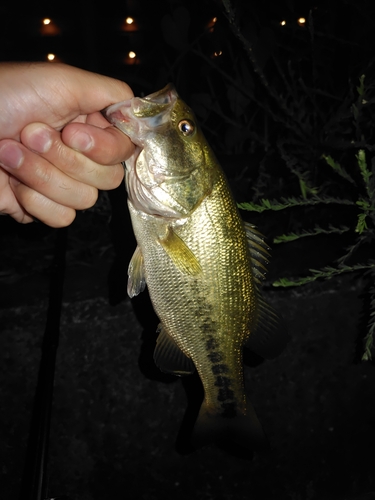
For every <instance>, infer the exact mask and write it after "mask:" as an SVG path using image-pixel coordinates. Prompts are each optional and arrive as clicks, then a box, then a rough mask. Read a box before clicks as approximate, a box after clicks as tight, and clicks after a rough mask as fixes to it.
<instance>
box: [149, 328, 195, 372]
mask: <svg viewBox="0 0 375 500" xmlns="http://www.w3.org/2000/svg"><path fill="white" fill-rule="evenodd" d="M157 332H158V333H159V336H158V338H157V340H156V347H155V351H154V362H155V364H156V366H157V367H158V368H159V369H160V370H161V371H162V372H164V373H170V374H171V375H176V376H178V377H183V376H185V375H191V374H192V373H194V372H195V365H194V363H193V361H192V360H191V359H190V358H189V357H188V356H186V355H185V354H184V353H183V352H182V351H181V349H180V348H179V347H178V345H177V344H176V342H175V341H174V340H173V339H172V337H171V336H170V335H168V333H167V332H166V331H165V329H164V327H163V325H162V324H161V323H160V324H159V326H158V329H157Z"/></svg>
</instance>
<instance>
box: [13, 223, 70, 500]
mask: <svg viewBox="0 0 375 500" xmlns="http://www.w3.org/2000/svg"><path fill="white" fill-rule="evenodd" d="M56 233H57V234H56V241H55V249H54V258H53V262H52V266H51V274H50V285H49V299H48V309H47V320H46V326H45V331H44V336H43V344H42V354H41V360H40V365H39V374H38V381H37V387H36V391H35V398H34V407H33V412H32V418H31V425H30V434H29V440H28V445H27V451H26V459H25V469H24V474H23V479H22V484H21V495H20V500H69V499H68V497H66V496H59V497H54V498H48V496H47V479H48V476H47V464H48V445H49V435H50V426H51V413H52V400H53V385H54V378H55V368H56V354H57V348H58V345H59V336H60V317H61V306H62V297H63V287H64V278H65V253H66V243H67V234H68V229H67V228H62V229H58V230H57V232H56Z"/></svg>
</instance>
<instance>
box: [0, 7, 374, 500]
mask: <svg viewBox="0 0 375 500" xmlns="http://www.w3.org/2000/svg"><path fill="white" fill-rule="evenodd" d="M233 9H234V13H235V19H234V20H233V21H232V22H230V21H229V20H228V18H227V16H226V15H225V12H224V9H223V4H222V3H221V2H219V1H213V0H212V1H211V0H206V1H205V0H201V1H199V2H196V1H189V2H180V1H172V0H171V1H154V2H148V1H136V0H134V1H122V2H121V3H119V2H114V1H107V2H105V3H102V4H101V5H100V6H98V5H94V4H93V3H91V2H88V1H85V0H78V1H75V2H70V1H68V2H63V3H57V2H34V3H27V4H26V5H23V4H17V3H9V2H3V3H2V4H1V6H0V22H1V30H0V60H2V61H45V60H46V57H47V54H49V53H53V54H55V56H56V57H55V61H60V62H64V63H67V64H72V65H76V66H79V67H82V68H85V69H88V70H91V71H96V72H99V73H103V74H106V75H109V76H113V77H115V78H119V79H122V80H124V81H126V82H127V83H128V84H129V85H130V86H131V87H132V88H133V90H134V93H135V94H136V95H147V94H148V93H150V92H154V91H156V90H158V89H160V88H162V87H163V86H164V85H165V84H166V83H167V82H169V81H171V82H173V83H174V84H175V86H176V88H177V90H178V92H179V93H180V94H181V96H182V97H183V98H184V99H185V100H186V101H187V102H188V103H189V105H191V106H192V107H193V109H194V111H195V112H196V114H197V116H198V119H199V121H200V123H201V125H202V128H203V130H204V132H205V134H206V136H207V138H208V139H209V142H210V143H211V145H212V146H213V148H214V150H215V151H216V153H217V155H218V157H219V159H220V162H221V163H222V165H223V168H224V169H225V172H226V173H227V176H228V178H229V181H230V184H231V187H232V189H233V192H234V195H235V198H236V200H237V201H239V202H247V201H252V202H254V203H259V202H260V200H261V199H262V198H267V199H275V198H277V199H280V198H281V197H293V196H295V197H297V196H301V189H302V188H301V185H303V183H305V184H306V186H307V190H309V189H313V188H314V187H319V193H320V194H321V195H327V196H328V195H330V196H336V197H338V196H340V197H342V198H345V199H347V200H354V202H355V201H356V200H357V199H358V198H360V197H362V196H364V195H365V193H364V187H363V186H362V185H361V184H360V181H361V176H360V174H359V173H358V172H356V170H355V167H356V166H355V162H354V161H353V159H354V157H355V156H354V155H355V154H356V152H357V151H358V148H359V147H361V148H364V149H365V150H366V152H367V155H368V164H369V165H370V168H371V165H372V163H371V162H372V151H373V149H372V147H373V138H374V134H373V132H374V130H373V128H374V127H373V124H374V120H373V116H374V113H373V104H372V103H373V90H374V84H373V82H374V80H373V61H374V54H375V52H374V44H375V37H374V36H373V29H374V25H375V16H374V8H373V5H372V2H370V1H367V2H366V1H363V0H360V1H350V0H348V1H342V2H333V1H328V2H327V1H325V2H323V1H319V2H299V1H295V2H293V1H285V2H283V1H281V2H276V1H274V2H272V1H268V0H267V1H263V2H250V1H245V0H243V1H237V2H233ZM127 16H132V17H133V18H134V20H135V22H134V24H133V26H132V27H131V28H126V27H125V23H124V20H125V19H126V17H127ZM302 16H303V17H304V18H305V19H306V23H299V22H298V19H299V18H300V17H302ZM45 17H48V18H50V19H51V20H52V23H51V24H50V25H49V27H45V26H43V23H42V20H43V19H44V18H45ZM214 17H216V18H217V20H216V22H215V23H213V18H214ZM282 21H285V25H282V24H281V22H282ZM238 30H240V31H238ZM239 33H240V34H241V36H243V39H240V38H239ZM250 49H251V50H250ZM129 51H134V52H135V53H136V58H135V59H130V58H129V57H128V54H129ZM51 64H54V62H51ZM363 74H365V75H366V79H365V83H366V100H367V102H368V106H364V105H363V100H362V99H359V97H358V91H357V87H358V85H359V83H358V82H359V78H360V77H361V75H363ZM353 105H355V106H357V108H356V109H358V110H359V112H358V113H357V115H355V113H354V110H353ZM361 106H362V107H361ZM322 154H331V155H332V156H333V157H334V158H335V159H336V160H337V161H340V162H341V164H342V165H343V166H345V168H346V169H347V171H348V172H349V173H350V174H351V175H353V177H354V179H355V181H356V185H355V186H354V187H353V186H352V185H350V186H348V185H347V184H345V183H344V182H342V180H341V179H340V178H336V177H334V175H333V173H332V172H330V171H329V170H328V169H327V168H326V167H325V164H324V162H323V161H322ZM372 168H373V167H372ZM307 196H311V192H309V191H308V194H307ZM242 215H243V216H244V218H246V219H247V220H249V221H251V222H253V223H256V224H257V226H258V227H259V229H260V230H261V232H263V233H264V234H266V235H267V237H268V240H269V241H270V243H271V245H272V241H273V238H274V237H276V236H279V235H280V234H283V233H286V232H289V231H295V230H303V229H305V228H307V229H308V228H310V227H312V226H313V224H314V222H315V221H318V223H319V224H320V225H324V224H326V226H325V227H327V225H328V224H329V223H332V224H334V225H336V226H341V225H347V226H348V227H350V229H351V230H350V231H348V232H347V233H346V234H345V235H343V236H333V237H332V235H329V236H327V235H318V236H317V237H314V238H311V239H309V238H305V239H301V240H298V241H296V242H291V243H288V244H285V245H272V246H273V247H274V251H273V259H272V261H271V265H270V272H269V275H268V280H267V282H266V283H265V286H264V293H265V296H266V297H267V299H268V300H269V301H270V302H271V303H272V304H273V305H274V306H275V307H276V308H277V309H278V310H279V311H280V312H281V313H282V314H283V316H284V318H285V320H286V321H287V324H288V328H289V331H290V333H291V336H292V340H291V342H290V344H289V346H288V348H287V350H286V352H285V353H283V354H282V355H281V356H280V357H279V358H278V359H277V360H275V361H272V362H269V361H267V362H265V361H264V360H261V359H258V358H255V357H250V359H249V360H248V364H249V366H248V367H247V368H246V374H245V376H246V383H247V388H248V390H249V393H250V397H251V399H252V401H253V403H254V405H255V407H256V409H257V412H258V415H259V417H260V420H261V421H262V423H263V425H264V427H265V429H266V432H267V434H268V435H269V438H270V442H271V447H272V451H271V453H270V454H269V455H265V456H260V455H255V456H254V457H249V456H243V455H241V454H239V453H235V451H234V450H221V449H218V448H216V447H214V446H212V447H207V448H203V449H201V450H198V451H195V452H192V451H191V450H190V449H189V446H188V435H189V428H190V426H191V425H192V422H193V420H194V412H195V411H196V409H197V405H198V404H199V398H200V397H201V392H200V385H199V381H198V380H197V379H196V378H194V377H193V378H189V379H186V380H184V381H182V382H181V381H176V380H175V379H174V378H171V377H166V376H164V375H162V374H161V373H160V372H159V371H158V370H157V368H156V367H155V366H154V364H153V361H152V351H153V346H154V343H155V330H156V326H157V323H158V322H157V319H156V318H155V316H154V315H153V312H152V308H151V306H150V303H149V301H148V298H147V293H144V294H143V295H142V296H140V297H138V298H136V299H134V300H133V301H132V302H130V301H129V300H128V299H127V298H126V279H127V278H126V269H127V265H128V262H129V259H130V257H131V255H132V253H133V250H134V248H135V242H134V237H133V235H132V230H131V227H130V224H129V219H128V214H127V208H126V197H125V192H124V187H123V186H120V188H119V189H117V190H115V191H113V192H110V193H101V195H100V198H99V200H98V203H97V204H96V205H95V207H93V208H92V209H90V210H86V211H84V212H82V213H79V214H78V215H77V219H76V220H75V221H74V223H73V224H72V226H71V227H70V228H69V230H68V235H67V237H68V240H67V252H66V266H67V268H66V278H65V286H64V298H63V312H62V318H61V341H60V347H59V352H58V359H57V371H56V380H55V396H54V406H53V418H52V429H51V445H50V457H49V476H50V479H49V490H48V491H49V494H50V495H51V496H58V495H63V494H68V495H69V496H70V497H71V498H73V499H77V500H78V499H82V500H99V499H104V498H105V499H106V498H112V497H115V498H121V499H122V498H123V499H127V498H132V499H138V498H139V499H160V498H165V499H169V498H176V497H178V498H181V499H185V498H186V499H188V498H189V499H190V498H192V497H195V498H197V499H211V498H212V499H239V500H242V499H248V498H256V499H260V500H261V499H271V498H275V499H284V498H285V499H290V500H299V499H307V500H312V499H317V500H320V499H329V500H330V499H336V498H337V499H347V500H350V499H352V500H354V499H368V500H370V499H372V498H375V484H374V483H375V480H374V470H375V468H374V465H375V463H374V444H375V424H374V422H375V403H374V401H375V400H374V387H375V385H374V384H375V375H374V367H373V364H371V363H369V362H366V363H365V362H361V361H360V359H361V356H362V354H363V337H364V335H365V333H366V324H367V322H368V318H369V314H370V302H371V293H369V290H370V289H371V285H372V283H373V279H372V277H371V275H370V276H368V275H363V274H360V273H356V272H353V273H348V274H345V275H343V276H340V277H339V278H336V279H335V280H331V281H328V282H319V281H317V282H314V283H313V284H312V285H309V286H306V287H305V288H296V289H286V290H285V289H280V288H274V287H273V286H272V283H273V282H274V281H275V280H276V279H279V278H280V277H282V276H289V277H298V276H304V275H306V274H307V273H308V272H309V271H308V270H309V269H311V268H315V269H317V268H319V267H322V266H326V265H333V264H334V263H335V260H336V259H337V258H339V257H340V256H341V255H343V253H345V248H347V247H348V246H350V245H353V244H355V242H356V241H357V240H356V238H357V235H356V234H355V231H354V228H355V225H356V221H357V217H358V209H356V208H353V207H347V206H343V205H338V206H336V205H334V204H328V205H324V206H321V205H318V206H311V207H296V208H291V209H288V210H283V211H278V212H274V211H271V212H268V211H265V212H262V213H258V212H255V211H253V212H242ZM368 225H369V231H373V228H374V225H373V220H372V219H371V218H368ZM57 233H58V231H57V230H54V229H51V228H48V227H46V226H44V225H43V224H41V223H33V224H30V225H27V226H22V225H20V224H17V223H15V222H14V221H12V220H11V219H9V218H7V217H0V257H1V258H0V285H1V287H0V332H1V334H0V355H1V362H0V387H1V389H0V390H1V410H0V464H1V471H0V474H1V475H0V491H1V495H2V497H3V498H6V499H15V498H18V495H19V488H20V482H21V477H22V473H23V464H24V458H25V452H26V444H27V435H28V428H29V423H30V418H31V409H32V401H33V394H34V391H35V384H36V376H37V371H38V365H39V360H40V347H41V340H42V336H43V332H44V327H45V319H46V311H47V305H48V282H49V277H50V268H51V262H52V258H53V253H54V249H55V246H56V241H57V240H56V238H57ZM372 234H373V233H369V237H368V241H367V242H366V246H364V247H363V250H361V252H360V254H359V256H358V257H357V256H356V258H357V259H359V260H360V261H361V262H367V261H368V259H370V260H371V259H373V255H374V246H373V242H372V240H371V237H370V236H371V235H372ZM361 248H362V246H361ZM356 262H357V260H356V259H354V260H353V261H350V262H349V264H350V265H352V264H354V263H356Z"/></svg>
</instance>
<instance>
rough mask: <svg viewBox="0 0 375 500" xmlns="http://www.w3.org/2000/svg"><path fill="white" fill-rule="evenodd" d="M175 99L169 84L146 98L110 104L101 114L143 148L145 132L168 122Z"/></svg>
mask: <svg viewBox="0 0 375 500" xmlns="http://www.w3.org/2000/svg"><path fill="white" fill-rule="evenodd" d="M177 98H178V94H177V92H176V89H175V88H174V86H173V85H172V84H171V83H169V84H168V85H166V87H164V88H163V89H161V90H158V91H157V92H154V93H153V94H150V95H148V96H146V97H133V98H132V99H128V100H127V101H122V102H118V103H116V104H112V105H111V106H108V107H107V108H105V109H103V110H102V111H101V113H102V115H103V116H104V117H105V118H106V119H107V120H108V121H109V123H111V124H112V125H114V126H115V127H116V128H118V129H119V130H121V132H123V133H124V134H126V135H127V136H128V137H129V138H130V139H131V141H132V142H133V143H134V144H136V145H137V146H141V147H143V146H144V142H143V140H142V138H143V137H144V136H145V135H146V132H147V131H150V130H152V129H155V128H156V127H159V126H162V125H163V124H164V123H166V122H167V121H168V120H169V116H170V111H171V110H172V108H173V105H174V103H175V102H176V100H177Z"/></svg>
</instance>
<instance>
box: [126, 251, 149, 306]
mask: <svg viewBox="0 0 375 500" xmlns="http://www.w3.org/2000/svg"><path fill="white" fill-rule="evenodd" d="M145 286H146V276H145V266H144V261H143V255H142V252H141V249H140V248H139V246H137V248H136V249H135V252H134V254H133V257H132V258H131V260H130V263H129V267H128V288H127V291H128V295H129V297H130V298H133V297H135V296H136V295H138V294H139V293H141V292H143V290H144V289H145Z"/></svg>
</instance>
